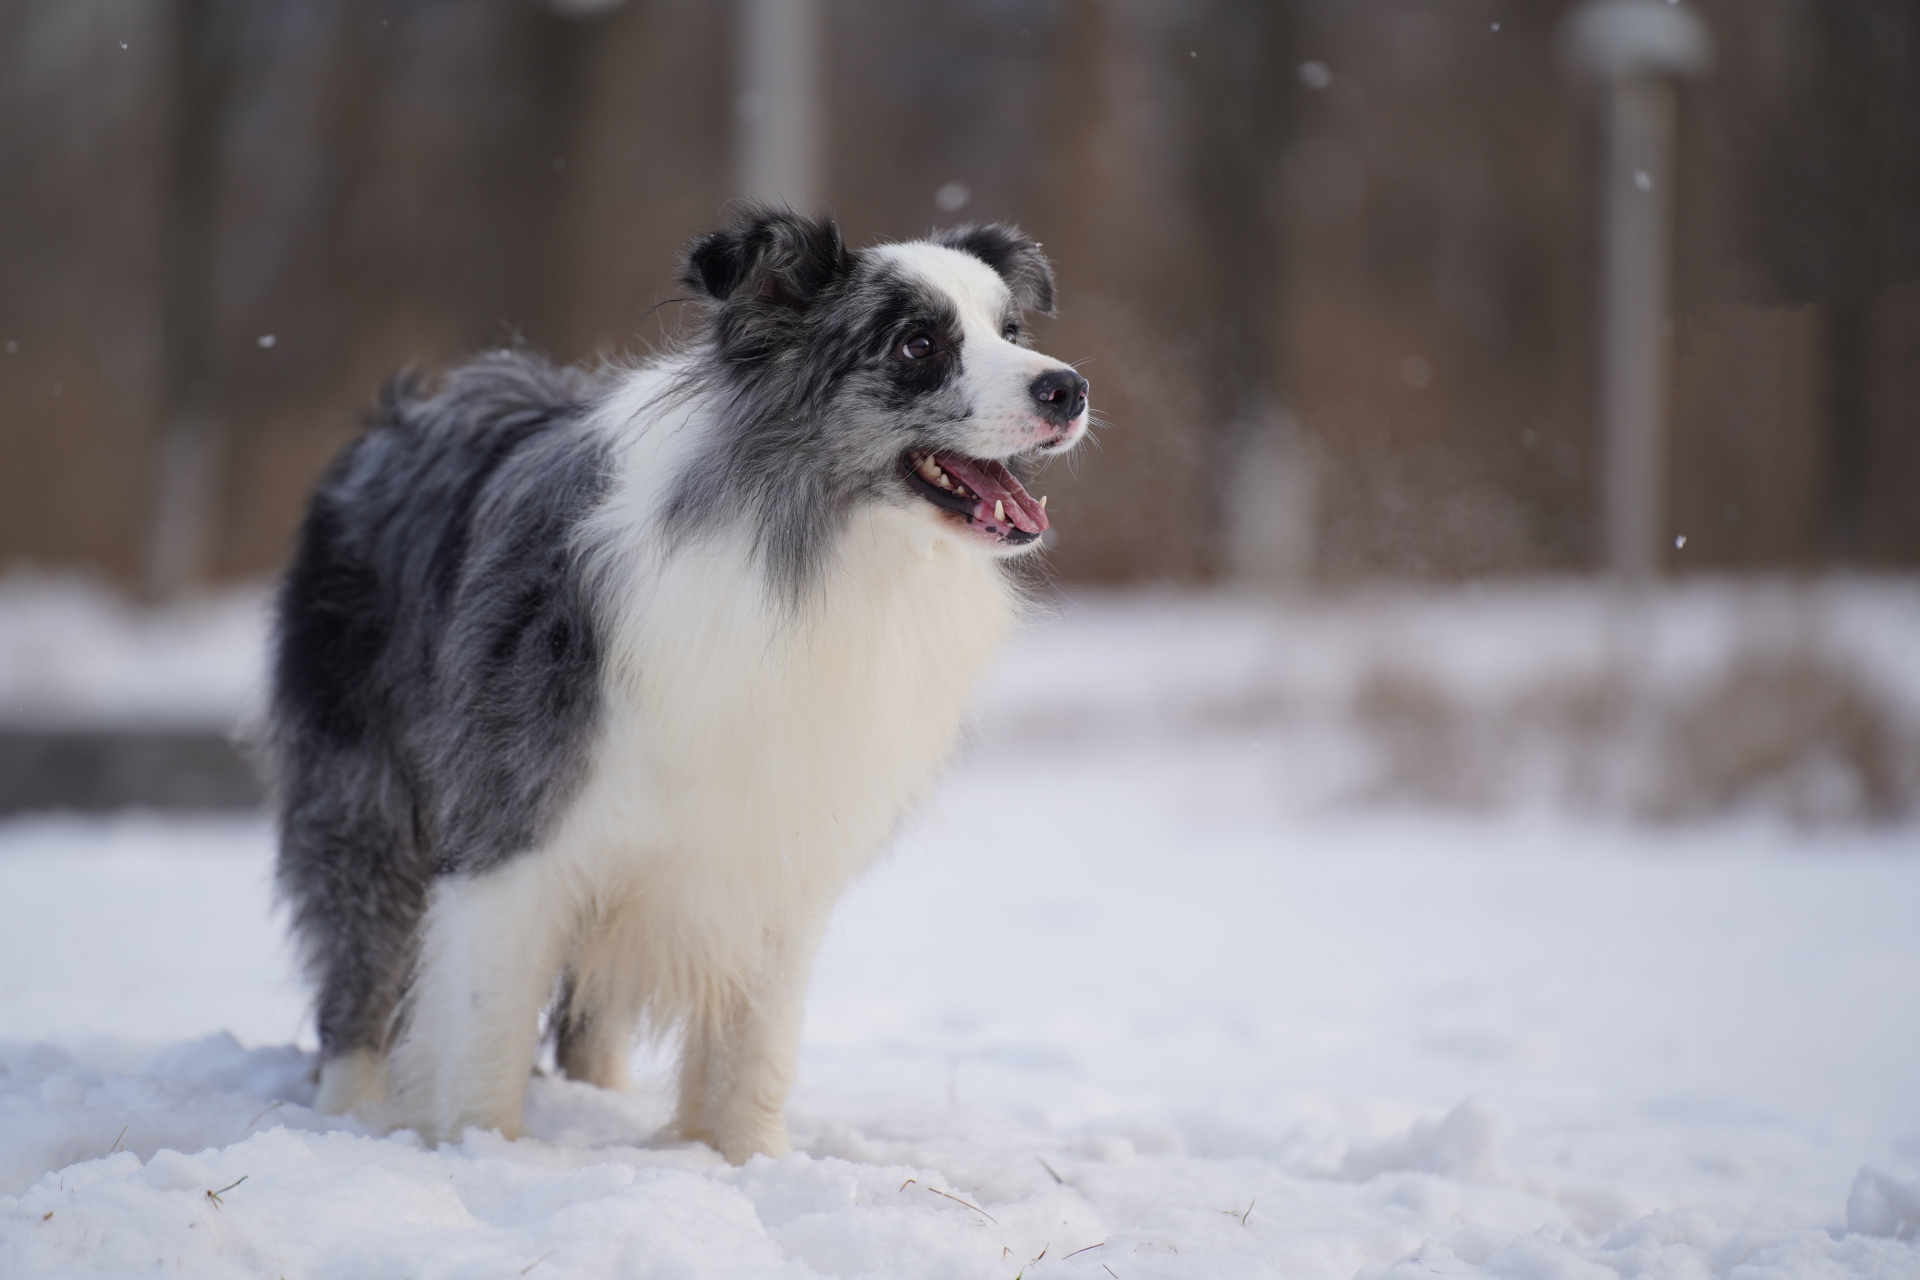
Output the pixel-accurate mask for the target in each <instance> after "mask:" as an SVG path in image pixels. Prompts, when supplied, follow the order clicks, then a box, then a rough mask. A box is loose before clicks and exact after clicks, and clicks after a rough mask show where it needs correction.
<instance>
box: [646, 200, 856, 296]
mask: <svg viewBox="0 0 1920 1280" xmlns="http://www.w3.org/2000/svg"><path fill="white" fill-rule="evenodd" d="M852 265H853V258H852V256H851V255H849V254H848V253H847V247H846V245H845V243H843V242H842V241H841V239H840V228H839V227H838V226H836V225H834V222H833V220H832V219H831V218H811V217H808V216H807V215H806V214H804V213H799V212H796V211H795V210H792V209H787V208H782V207H780V206H776V205H751V206H749V207H747V208H746V209H745V210H744V211H743V212H742V213H741V215H740V216H739V217H738V218H736V219H735V220H734V222H733V224H732V225H731V226H728V227H725V228H723V229H721V230H719V231H716V232H714V233H713V234H712V235H710V236H702V237H701V238H700V239H698V240H695V241H694V242H693V243H692V244H690V245H688V246H687V251H686V257H685V259H684V261H683V262H682V263H681V266H680V282H681V283H682V284H684V285H686V286H687V287H688V288H690V289H695V290H698V291H699V292H701V293H704V294H705V295H706V296H707V297H709V298H712V299H713V300H714V301H715V302H726V301H728V300H729V299H732V298H755V299H758V300H761V301H765V302H772V303H776V304H778V305H781V306H786V307H792V308H794V309H796V310H805V309H806V307H807V305H808V304H809V303H811V302H812V301H813V300H814V298H816V297H818V296H819V294H820V291H821V290H823V289H825V288H826V287H827V286H828V285H830V284H832V283H833V282H834V281H835V280H837V279H839V278H840V277H841V276H842V275H844V274H846V272H847V271H848V270H849V269H850V268H851V267H852Z"/></svg>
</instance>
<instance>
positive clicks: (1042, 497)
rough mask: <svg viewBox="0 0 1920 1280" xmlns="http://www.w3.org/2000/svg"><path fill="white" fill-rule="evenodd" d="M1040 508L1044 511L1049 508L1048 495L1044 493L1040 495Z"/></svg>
mask: <svg viewBox="0 0 1920 1280" xmlns="http://www.w3.org/2000/svg"><path fill="white" fill-rule="evenodd" d="M1040 509H1041V510H1042V511H1045V510H1046V509H1047V495H1046V494H1044V493H1043V494H1041V495H1040Z"/></svg>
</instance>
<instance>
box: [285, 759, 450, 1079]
mask: <svg viewBox="0 0 1920 1280" xmlns="http://www.w3.org/2000/svg"><path fill="white" fill-rule="evenodd" d="M295 763H296V764H297V765H298V768H297V769H291V768H290V769H289V770H288V771H287V776H286V779H285V782H284V786H285V788H286V790H285V803H284V806H283V810H282V823H281V846H280V847H281V852H280V864H279V883H280V890H281V893H282V895H283V896H284V898H285V899H286V900H287V902H288V903H289V905H290V906H291V907H292V909H293V922H294V928H295V932H296V934H297V936H298V937H299V939H300V942H301V944H302V949H303V950H304V952H305V953H306V962H307V968H308V971H309V972H310V973H311V974H312V976H313V978H314V980H315V983H316V985H317V987H318V992H317V998H316V1000H315V1008H314V1012H315V1021H316V1022H317V1023H318V1029H319V1033H320V1086H319V1090H318V1092H317V1094H316V1096H315V1099H314V1107H315V1109H316V1110H319V1111H322V1112H325V1113H329V1114H333V1115H341V1114H345V1113H347V1112H350V1111H361V1110H364V1109H366V1108H367V1107H369V1106H370V1105H372V1104H377V1103H379V1102H381V1101H383V1100H384V1098H385V1096H386V1092H387V1085H386V1068H385V1063H384V1055H385V1051H386V1047H387V1043H388V1041H389V1039H390V1037H391V1032H392V1026H393V1016H394V1010H395V1008H396V1006H397V1005H398V1003H399V1000H400V995H401V992H402V991H403V990H404V989H405V986H406V981H407V974H408V971H409V969H410V968H411V966H412V962H413V951H414V945H415V942H416V934H417V931H418V928H419V924H420V916H421V913H422V912H423V911H425V909H426V899H427V877H426V876H425V875H424V874H423V873H422V872H421V871H420V870H419V868H418V859H417V856H416V854H415V851H414V848H413V844H412V839H411V831H410V819H409V818H408V817H407V816H406V815H407V814H409V813H410V810H409V809H408V807H407V805H406V803H405V800H404V796H403V794H402V793H401V792H400V790H399V788H397V787H396V786H394V785H393V784H392V782H391V778H390V775H389V774H388V773H387V772H386V771H384V770H382V769H380V768H379V767H378V766H377V765H370V764H369V763H368V761H367V760H366V759H365V758H364V757H363V756H361V755H358V754H355V753H332V754H328V753H321V752H312V753H308V754H307V755H304V756H301V757H298V758H297V759H296V761H295Z"/></svg>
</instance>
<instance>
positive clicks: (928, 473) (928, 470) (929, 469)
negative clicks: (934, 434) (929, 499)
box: [919, 456, 941, 480]
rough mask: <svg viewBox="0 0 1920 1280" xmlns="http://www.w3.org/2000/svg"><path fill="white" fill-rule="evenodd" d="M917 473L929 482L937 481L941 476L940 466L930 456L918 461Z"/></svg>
mask: <svg viewBox="0 0 1920 1280" xmlns="http://www.w3.org/2000/svg"><path fill="white" fill-rule="evenodd" d="M919 471H920V474H921V475H923V476H925V477H926V478H927V479H929V480H938V479H939V478H940V476H941V471H940V464H939V463H937V462H935V461H934V460H933V458H932V457H931V456H928V457H924V458H922V459H920V467H919Z"/></svg>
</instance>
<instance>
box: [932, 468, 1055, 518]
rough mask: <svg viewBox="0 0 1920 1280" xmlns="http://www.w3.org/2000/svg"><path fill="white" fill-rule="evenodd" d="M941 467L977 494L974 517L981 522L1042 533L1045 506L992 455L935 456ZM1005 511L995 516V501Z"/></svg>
mask: <svg viewBox="0 0 1920 1280" xmlns="http://www.w3.org/2000/svg"><path fill="white" fill-rule="evenodd" d="M935 459H936V461H938V462H939V463H940V466H941V468H942V469H943V470H944V471H946V473H947V474H948V475H950V476H952V477H954V478H955V479H956V480H959V481H960V482H961V483H962V484H964V485H966V486H967V488H969V489H971V490H973V491H974V493H975V494H976V495H978V496H979V498H980V502H979V505H977V506H975V507H974V509H973V518H974V519H975V520H978V521H979V522H980V523H982V524H999V525H1006V526H1009V527H1011V528H1015V529H1019V530H1020V531H1021V532H1023V533H1034V534H1039V533H1045V532H1046V531H1047V509H1046V508H1045V507H1043V506H1041V505H1040V504H1039V503H1038V502H1035V501H1034V499H1033V495H1032V494H1030V493H1028V492H1027V491H1026V489H1024V488H1022V487H1021V484H1020V482H1019V481H1018V480H1016V479H1014V478H1013V473H1012V472H1011V471H1008V470H1007V469H1006V468H1005V467H1003V466H1001V465H1000V464H999V463H998V462H995V461H993V460H992V459H991V458H967V457H962V456H961V455H960V454H957V453H940V454H937V455H935ZM995 503H998V504H1000V509H1001V510H1002V511H1004V512H1005V513H1006V514H1005V515H1004V516H1002V517H999V518H996V517H995V516H994V504H995Z"/></svg>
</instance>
